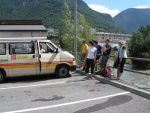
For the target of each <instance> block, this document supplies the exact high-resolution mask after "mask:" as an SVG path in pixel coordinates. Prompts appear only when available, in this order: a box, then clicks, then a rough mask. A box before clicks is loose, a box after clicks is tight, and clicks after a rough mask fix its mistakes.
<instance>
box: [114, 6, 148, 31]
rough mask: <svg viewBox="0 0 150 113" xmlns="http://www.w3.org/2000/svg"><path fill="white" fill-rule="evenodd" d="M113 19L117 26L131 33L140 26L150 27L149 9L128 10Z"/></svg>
mask: <svg viewBox="0 0 150 113" xmlns="http://www.w3.org/2000/svg"><path fill="white" fill-rule="evenodd" d="M113 19H114V21H115V23H116V25H117V26H119V27H121V28H123V29H125V30H127V31H128V32H129V33H132V32H134V31H137V30H138V29H139V28H140V27H141V26H147V25H150V9H135V8H129V9H127V10H125V11H123V12H121V13H119V14H118V15H116V16H115V17H114V18H113Z"/></svg>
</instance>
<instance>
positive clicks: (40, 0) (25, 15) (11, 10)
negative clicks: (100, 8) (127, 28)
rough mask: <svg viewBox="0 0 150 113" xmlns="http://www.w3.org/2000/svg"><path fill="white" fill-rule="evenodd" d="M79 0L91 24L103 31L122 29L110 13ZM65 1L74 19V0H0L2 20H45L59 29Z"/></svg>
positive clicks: (44, 21) (80, 11) (82, 12)
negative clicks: (95, 9) (99, 11)
mask: <svg viewBox="0 0 150 113" xmlns="http://www.w3.org/2000/svg"><path fill="white" fill-rule="evenodd" d="M77 1H78V13H80V14H82V15H84V16H85V19H86V20H87V22H89V25H90V26H92V27H93V28H96V29H97V30H101V31H108V32H118V31H120V28H118V27H117V26H116V25H115V24H114V22H113V19H112V17H111V16H110V15H108V14H103V13H98V12H96V11H94V10H92V9H91V8H89V7H88V5H87V4H86V3H85V2H83V1H82V0H77ZM65 2H66V3H67V4H68V5H69V10H70V11H71V15H72V17H71V19H72V20H73V19H74V18H73V17H74V0H0V20H43V23H44V25H45V26H46V27H54V28H57V29H59V27H60V26H61V22H62V19H63V16H62V11H63V10H64V9H65V8H64V7H65V6H64V3H65Z"/></svg>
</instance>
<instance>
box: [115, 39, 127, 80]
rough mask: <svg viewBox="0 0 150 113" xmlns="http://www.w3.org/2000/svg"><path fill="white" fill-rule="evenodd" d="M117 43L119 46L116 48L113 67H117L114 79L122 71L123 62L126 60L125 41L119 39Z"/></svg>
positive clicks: (118, 77) (118, 76)
mask: <svg viewBox="0 0 150 113" xmlns="http://www.w3.org/2000/svg"><path fill="white" fill-rule="evenodd" d="M118 44H119V48H118V55H117V56H116V57H117V60H116V61H115V63H114V65H113V67H114V68H117V78H116V80H119V79H120V77H121V75H122V73H123V68H124V64H125V62H126V59H127V48H126V46H125V42H124V41H122V40H120V41H119V42H118Z"/></svg>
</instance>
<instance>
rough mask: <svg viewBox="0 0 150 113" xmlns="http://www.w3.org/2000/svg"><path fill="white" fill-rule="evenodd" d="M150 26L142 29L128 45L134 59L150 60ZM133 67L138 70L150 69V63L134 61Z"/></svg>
mask: <svg viewBox="0 0 150 113" xmlns="http://www.w3.org/2000/svg"><path fill="white" fill-rule="evenodd" d="M149 45H150V26H147V27H143V26H142V27H141V28H140V29H139V30H138V31H137V32H134V33H133V34H132V37H131V40H130V42H129V44H128V47H129V52H130V54H131V56H132V57H138V58H150V46H149ZM132 65H133V66H135V67H136V68H142V69H150V63H149V62H146V61H137V60H132Z"/></svg>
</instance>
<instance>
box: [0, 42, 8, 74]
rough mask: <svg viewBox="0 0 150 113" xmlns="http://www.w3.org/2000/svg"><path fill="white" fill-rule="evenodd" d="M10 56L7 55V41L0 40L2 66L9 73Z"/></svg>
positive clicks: (0, 61) (0, 66) (0, 64)
mask: <svg viewBox="0 0 150 113" xmlns="http://www.w3.org/2000/svg"><path fill="white" fill-rule="evenodd" d="M7 63H8V56H7V45H6V43H1V42H0V68H1V69H3V70H4V71H5V72H6V74H7V73H8V67H7Z"/></svg>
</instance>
